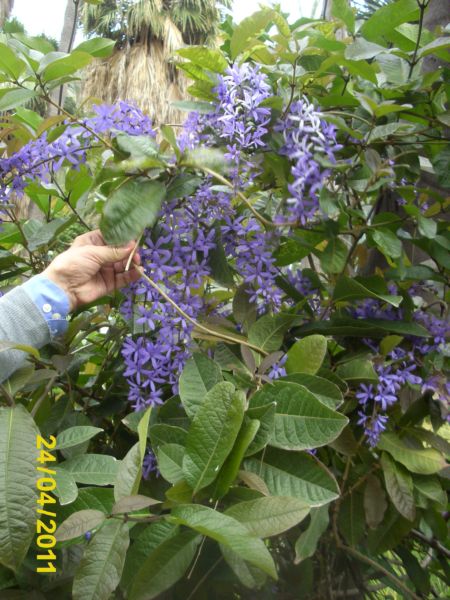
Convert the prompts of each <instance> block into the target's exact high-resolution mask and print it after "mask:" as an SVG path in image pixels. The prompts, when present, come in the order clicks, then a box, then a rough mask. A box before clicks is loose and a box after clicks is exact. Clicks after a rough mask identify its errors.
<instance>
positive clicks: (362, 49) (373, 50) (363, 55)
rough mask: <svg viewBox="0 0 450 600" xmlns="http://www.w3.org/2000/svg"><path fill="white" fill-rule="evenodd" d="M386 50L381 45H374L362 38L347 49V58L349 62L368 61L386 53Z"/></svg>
mask: <svg viewBox="0 0 450 600" xmlns="http://www.w3.org/2000/svg"><path fill="white" fill-rule="evenodd" d="M385 51H386V48H383V46H380V45H379V44H373V43H372V42H368V41H367V40H364V39H362V38H357V39H356V41H355V42H353V44H350V45H349V46H347V48H346V49H345V58H347V59H348V60H366V59H368V58H373V57H374V56H378V54H380V53H381V52H385Z"/></svg>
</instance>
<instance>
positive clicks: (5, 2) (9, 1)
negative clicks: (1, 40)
mask: <svg viewBox="0 0 450 600" xmlns="http://www.w3.org/2000/svg"><path fill="white" fill-rule="evenodd" d="M13 6H14V0H0V27H3V24H4V22H5V21H6V20H7V19H8V18H9V15H10V14H11V11H12V9H13Z"/></svg>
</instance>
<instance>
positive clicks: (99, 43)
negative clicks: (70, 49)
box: [75, 38, 115, 58]
mask: <svg viewBox="0 0 450 600" xmlns="http://www.w3.org/2000/svg"><path fill="white" fill-rule="evenodd" d="M114 46H115V41H114V40H108V39H106V38H93V39H91V40H87V41H86V42H82V43H81V44H79V45H78V46H77V47H76V48H75V52H86V53H87V54H90V55H91V56H94V57H95V58H106V57H107V56H111V54H112V52H113V50H114Z"/></svg>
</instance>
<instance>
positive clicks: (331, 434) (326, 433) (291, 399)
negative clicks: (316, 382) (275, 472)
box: [250, 381, 348, 450]
mask: <svg viewBox="0 0 450 600" xmlns="http://www.w3.org/2000/svg"><path fill="white" fill-rule="evenodd" d="M272 402H275V403H276V412H275V427H274V432H273V434H272V436H271V437H270V439H269V444H270V445H271V446H275V447H277V448H283V449H286V450H305V449H310V448H317V447H319V446H324V445H325V444H328V443H329V442H332V441H333V440H335V439H336V438H337V437H338V436H339V434H340V433H341V431H342V430H343V429H344V427H345V426H346V425H347V423H348V419H347V417H345V416H344V415H342V414H340V413H338V412H335V411H334V410H331V409H330V408H328V407H327V406H325V405H324V404H322V402H320V401H319V400H318V399H317V398H316V397H315V396H314V395H313V394H311V392H309V391H308V390H307V389H306V388H305V387H303V386H301V385H298V384H296V383H290V382H287V381H274V382H273V383H272V384H268V385H265V386H264V387H263V388H262V389H261V390H260V391H259V392H256V394H254V395H253V396H252V398H251V400H250V408H254V407H257V406H264V405H265V404H271V403H272Z"/></svg>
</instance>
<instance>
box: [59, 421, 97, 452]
mask: <svg viewBox="0 0 450 600" xmlns="http://www.w3.org/2000/svg"><path fill="white" fill-rule="evenodd" d="M101 431H103V429H100V428H99V427H91V426H89V425H86V426H81V427H69V429H66V430H65V431H62V432H61V433H58V436H57V438H56V446H55V449H56V450H62V449H63V448H71V447H72V446H76V445H77V444H82V443H83V442H87V441H88V440H90V439H91V438H93V437H94V436H95V435H97V434H98V433H100V432H101Z"/></svg>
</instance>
